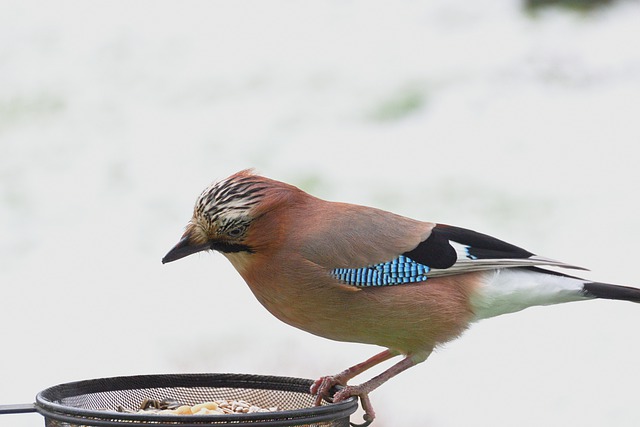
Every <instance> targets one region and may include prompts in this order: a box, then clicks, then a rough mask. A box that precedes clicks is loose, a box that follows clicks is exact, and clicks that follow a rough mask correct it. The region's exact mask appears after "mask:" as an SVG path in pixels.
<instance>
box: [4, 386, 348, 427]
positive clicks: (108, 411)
mask: <svg viewBox="0 0 640 427" xmlns="http://www.w3.org/2000/svg"><path fill="white" fill-rule="evenodd" d="M311 384H312V381H311V380H307V379H301V378H288V377H273V376H258V375H246V374H179V375H177V374H176V375H174V374H169V375H139V376H128V377H113V378H101V379H93V380H85V381H78V382H72V383H66V384H60V385H56V386H53V387H50V388H47V389H46V390H43V391H41V392H40V393H38V395H37V396H36V402H35V404H31V405H7V406H0V413H18V412H39V413H40V414H42V415H43V416H44V418H45V426H46V427H75V426H96V427H101V426H106V427H120V426H121V427H125V426H126V427H131V426H153V427H204V426H223V425H233V426H234V427H267V426H272V427H275V426H309V427H331V426H335V427H348V426H349V416H350V415H351V414H352V413H354V412H355V411H356V409H357V407H358V401H357V398H354V397H351V398H349V399H347V400H345V401H342V402H338V403H331V402H327V401H323V402H322V404H321V405H320V406H314V399H315V396H313V395H311V394H310V393H309V387H310V386H311ZM220 400H225V401H246V402H251V404H252V405H255V406H256V407H264V408H270V409H269V410H266V411H262V412H252V413H227V414H215V415H198V414H194V415H174V414H170V413H169V414H166V413H160V412H153V411H151V412H148V411H141V410H140V405H141V403H142V402H159V401H172V402H180V404H182V405H198V404H201V403H203V402H213V401H220Z"/></svg>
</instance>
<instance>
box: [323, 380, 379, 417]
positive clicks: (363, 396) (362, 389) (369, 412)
mask: <svg viewBox="0 0 640 427" xmlns="http://www.w3.org/2000/svg"><path fill="white" fill-rule="evenodd" d="M351 396H358V397H359V398H360V405H362V409H363V410H364V415H363V416H362V418H364V423H362V424H353V423H351V425H352V426H354V427H366V426H368V425H369V424H371V423H372V422H373V419H374V418H375V417H376V413H375V411H374V410H373V406H371V400H369V389H368V388H367V387H366V386H365V385H364V384H361V385H355V386H350V385H348V386H346V387H344V388H342V389H340V390H338V391H337V392H336V394H334V395H333V401H334V402H341V401H343V400H346V399H348V398H350V397H351Z"/></svg>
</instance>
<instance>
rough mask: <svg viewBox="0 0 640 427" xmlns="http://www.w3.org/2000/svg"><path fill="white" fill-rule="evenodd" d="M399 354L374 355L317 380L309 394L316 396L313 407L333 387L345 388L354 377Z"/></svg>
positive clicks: (385, 352) (390, 351)
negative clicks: (340, 386) (337, 372)
mask: <svg viewBox="0 0 640 427" xmlns="http://www.w3.org/2000/svg"><path fill="white" fill-rule="evenodd" d="M398 354H399V353H397V352H395V351H393V350H389V349H387V350H385V351H383V352H381V353H378V354H376V355H375V356H373V357H371V358H369V359H367V360H365V361H364V362H362V363H358V364H357V365H354V366H352V367H350V368H347V369H345V370H344V371H342V372H340V373H339V374H336V375H328V376H326V377H321V378H319V379H317V380H316V381H315V382H314V383H313V385H311V394H315V395H316V400H315V405H316V406H318V405H320V403H321V402H322V399H323V398H325V397H328V396H329V390H331V388H332V387H333V386H335V385H342V386H346V385H347V381H349V380H350V379H351V378H353V377H355V376H356V375H358V374H361V373H362V372H364V371H366V370H367V369H369V368H371V367H372V366H375V365H377V364H378V363H382V362H384V361H385V360H389V359H391V358H392V357H394V356H397V355H398Z"/></svg>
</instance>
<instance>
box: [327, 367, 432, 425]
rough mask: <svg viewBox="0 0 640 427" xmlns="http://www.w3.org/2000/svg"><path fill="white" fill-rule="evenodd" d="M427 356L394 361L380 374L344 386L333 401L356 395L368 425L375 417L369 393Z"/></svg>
mask: <svg viewBox="0 0 640 427" xmlns="http://www.w3.org/2000/svg"><path fill="white" fill-rule="evenodd" d="M427 356H428V354H427V355H425V356H420V357H416V356H407V357H405V358H404V359H402V360H401V361H400V362H398V363H396V364H395V365H393V366H392V367H390V368H389V369H387V370H386V371H384V372H383V373H381V374H380V375H378V376H375V377H373V378H372V379H370V380H369V381H367V382H364V383H362V384H360V385H356V386H346V387H344V388H343V389H342V390H339V391H338V392H337V393H336V394H334V396H333V401H334V402H340V401H342V400H345V399H348V398H349V397H351V396H358V397H359V398H360V403H361V404H362V409H363V410H364V412H365V414H364V419H365V421H366V423H365V425H368V424H369V423H371V421H373V419H374V418H375V417H376V413H375V411H374V410H373V407H372V406H371V401H370V400H369V393H370V392H371V391H373V390H375V389H376V388H378V387H380V386H381V385H382V384H383V383H385V382H386V381H387V380H389V379H391V378H393V377H395V376H396V375H398V374H399V373H400V372H402V371H405V370H407V369H409V368H410V367H412V366H414V365H416V364H418V363H420V362H422V361H424V360H425V359H426V357H427ZM365 363H366V362H365Z"/></svg>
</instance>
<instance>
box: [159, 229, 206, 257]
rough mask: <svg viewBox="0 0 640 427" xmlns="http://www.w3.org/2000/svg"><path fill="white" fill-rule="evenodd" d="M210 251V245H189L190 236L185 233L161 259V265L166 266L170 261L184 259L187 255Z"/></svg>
mask: <svg viewBox="0 0 640 427" xmlns="http://www.w3.org/2000/svg"><path fill="white" fill-rule="evenodd" d="M209 249H211V243H202V244H193V243H191V236H189V234H188V233H185V235H184V236H182V239H180V241H179V242H178V243H177V244H176V245H175V246H174V247H173V248H171V250H170V251H169V252H168V253H167V254H166V255H165V256H164V258H162V263H163V264H166V263H168V262H171V261H175V260H178V259H180V258H184V257H186V256H188V255H191V254H195V253H196V252H201V251H206V250H209Z"/></svg>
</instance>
